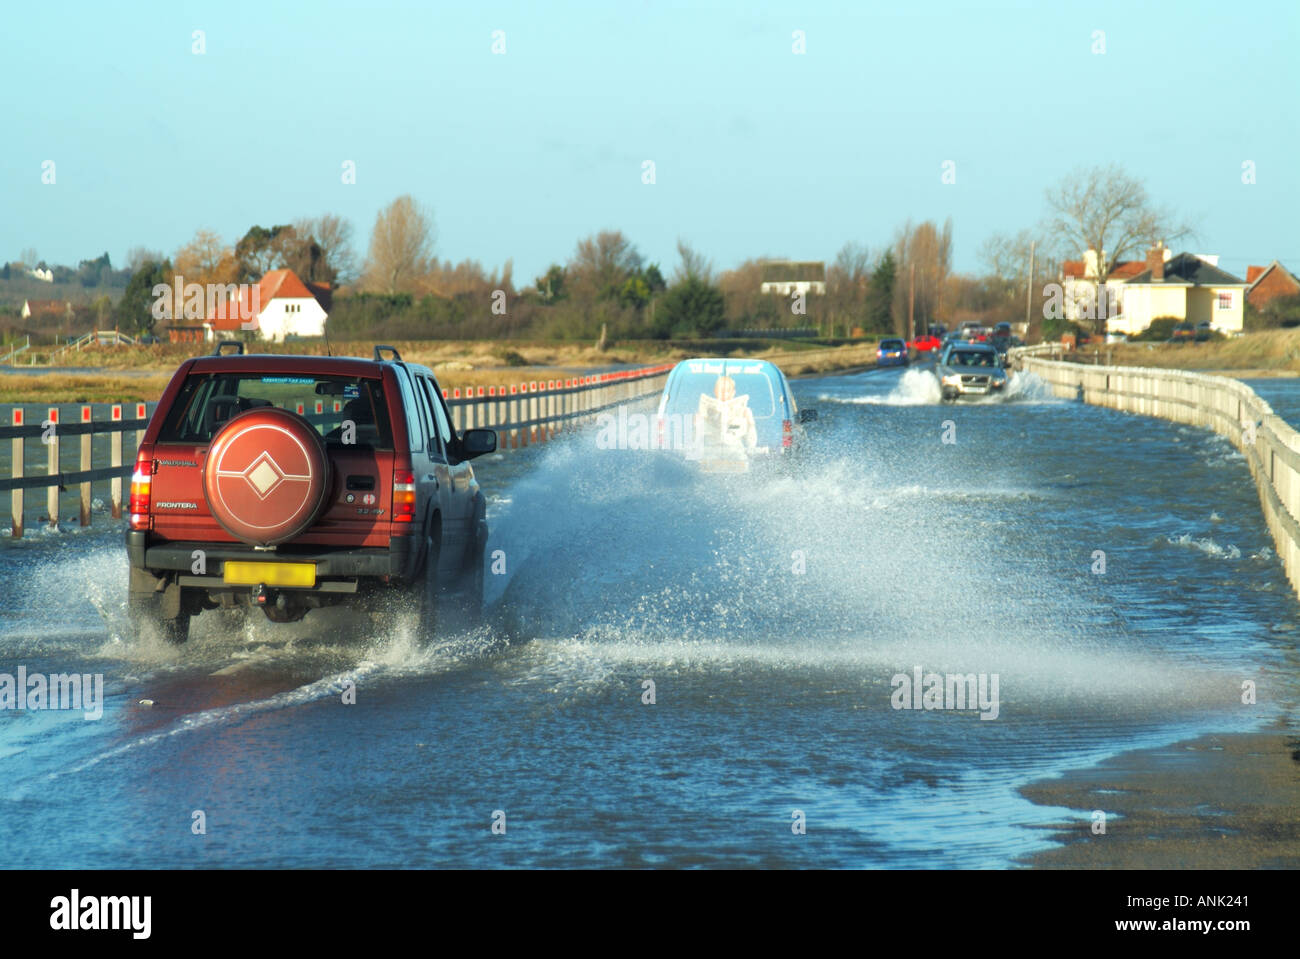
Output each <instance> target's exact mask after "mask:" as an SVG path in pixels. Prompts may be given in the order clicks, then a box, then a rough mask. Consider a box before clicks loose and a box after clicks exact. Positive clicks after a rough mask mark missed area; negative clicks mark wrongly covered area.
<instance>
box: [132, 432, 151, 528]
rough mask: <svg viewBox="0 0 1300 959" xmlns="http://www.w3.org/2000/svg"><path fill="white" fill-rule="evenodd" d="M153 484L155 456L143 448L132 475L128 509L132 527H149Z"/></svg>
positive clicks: (137, 457)
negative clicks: (150, 495)
mask: <svg viewBox="0 0 1300 959" xmlns="http://www.w3.org/2000/svg"><path fill="white" fill-rule="evenodd" d="M152 486H153V457H151V456H150V455H149V453H147V452H146V451H144V450H141V451H140V452H139V454H138V455H137V456H136V459H135V473H133V474H132V476H131V499H130V501H129V503H128V506H127V509H128V511H129V512H130V514H131V518H130V521H129V522H130V527H131V529H148V528H149V492H150V488H151V487H152Z"/></svg>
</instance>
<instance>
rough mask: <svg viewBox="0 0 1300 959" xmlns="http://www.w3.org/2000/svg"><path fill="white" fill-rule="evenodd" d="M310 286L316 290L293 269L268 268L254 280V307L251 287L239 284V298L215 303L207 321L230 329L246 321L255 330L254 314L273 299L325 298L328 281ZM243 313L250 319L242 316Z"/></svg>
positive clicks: (224, 328) (228, 330)
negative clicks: (259, 277)
mask: <svg viewBox="0 0 1300 959" xmlns="http://www.w3.org/2000/svg"><path fill="white" fill-rule="evenodd" d="M310 285H311V286H312V287H314V288H315V290H320V292H319V293H317V292H315V290H313V289H308V284H306V283H303V281H302V280H300V279H298V274H296V273H294V272H293V270H271V271H270V272H269V273H267V274H266V275H265V276H263V277H262V278H261V279H260V280H259V281H258V282H257V309H253V304H252V292H253V288H252V286H248V285H242V284H241V286H240V288H239V297H238V298H237V299H233V300H225V301H223V302H221V303H217V304H216V305H215V306H214V307H213V309H212V311H211V312H210V313H209V314H208V322H209V323H211V324H212V328H213V329H214V330H218V331H225V332H234V331H235V330H240V329H243V328H244V324H245V323H250V324H251V326H250V327H249V329H254V330H255V329H257V328H258V327H257V315H258V314H259V313H261V311H262V310H264V309H266V305H267V304H268V303H270V302H271V301H272V300H274V299H292V300H298V299H305V300H313V299H314V300H320V299H321V297H322V295H323V296H326V297H328V295H329V284H327V283H315V284H310ZM247 316H251V317H252V319H250V320H245V319H244V318H243V317H247Z"/></svg>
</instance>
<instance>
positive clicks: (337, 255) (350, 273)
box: [293, 213, 357, 286]
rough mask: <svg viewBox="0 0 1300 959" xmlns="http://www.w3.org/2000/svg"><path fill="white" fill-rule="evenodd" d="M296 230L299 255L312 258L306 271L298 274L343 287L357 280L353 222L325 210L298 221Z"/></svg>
mask: <svg viewBox="0 0 1300 959" xmlns="http://www.w3.org/2000/svg"><path fill="white" fill-rule="evenodd" d="M293 229H294V232H295V233H296V234H297V237H298V240H299V247H298V250H297V252H296V256H297V257H298V258H299V259H303V258H305V259H307V260H308V261H309V262H308V264H307V273H306V274H302V273H299V275H300V276H302V278H303V279H304V280H313V281H317V282H324V283H333V284H335V285H340V286H341V285H344V284H347V283H352V282H353V281H354V280H356V278H357V257H356V253H355V252H354V251H353V249H352V223H351V222H350V221H348V220H345V219H343V218H342V217H340V216H335V215H334V214H333V213H324V214H322V215H320V216H312V217H303V218H302V219H299V220H295V221H294V224H293ZM313 244H314V249H313ZM294 272H298V270H297V269H296V268H295V270H294Z"/></svg>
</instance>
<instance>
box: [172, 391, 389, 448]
mask: <svg viewBox="0 0 1300 959" xmlns="http://www.w3.org/2000/svg"><path fill="white" fill-rule="evenodd" d="M318 404H319V409H320V412H319V413H318V412H317V407H318ZM259 406H277V407H279V408H280V409H285V410H289V411H290V412H292V413H299V412H300V413H301V415H302V417H303V418H304V419H305V420H306V421H307V422H308V423H310V424H311V425H312V426H313V427H314V428H315V429H316V432H317V433H319V434H320V436H321V438H322V439H323V440H325V442H326V444H327V445H329V446H334V445H338V446H342V445H343V441H342V436H343V422H344V421H345V420H351V421H352V422H353V423H355V424H356V435H355V442H354V443H352V444H350V445H351V446H352V447H360V448H362V449H384V450H388V449H392V448H393V433H392V430H391V429H390V427H389V423H388V408H387V406H386V405H385V403H384V389H383V384H382V383H381V382H380V381H379V380H378V379H372V378H369V377H355V376H353V377H347V376H310V375H299V374H283V373H194V374H191V375H190V376H188V377H186V379H185V383H184V385H182V386H181V391H180V393H178V394H177V396H176V401H175V402H174V403H173V404H172V408H171V409H170V410H169V411H168V413H167V418H166V420H164V421H163V425H162V430H161V432H160V433H159V435H158V440H159V442H162V443H207V442H209V441H210V440H211V439H212V437H213V436H214V435H215V434H216V432H217V430H219V429H221V427H222V426H223V425H224V424H225V422H226V421H227V420H229V419H230V418H231V417H232V416H235V415H236V414H237V413H242V412H243V411H244V410H251V409H254V408H256V407H259ZM335 407H337V409H336V408H335Z"/></svg>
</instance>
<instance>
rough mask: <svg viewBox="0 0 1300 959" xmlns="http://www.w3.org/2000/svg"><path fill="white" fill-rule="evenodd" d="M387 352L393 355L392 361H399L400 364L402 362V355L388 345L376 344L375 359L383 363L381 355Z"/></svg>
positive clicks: (395, 348)
mask: <svg viewBox="0 0 1300 959" xmlns="http://www.w3.org/2000/svg"><path fill="white" fill-rule="evenodd" d="M385 350H386V351H388V352H389V353H392V354H393V355H392V359H394V360H397V362H399V363H400V362H401V361H402V354H401V353H398V352H397V347H395V346H389V345H388V344H387V343H377V344H375V359H376V360H379V361H380V362H383V359H384V357H383V356H382V355H381V353H382V352H383V351H385Z"/></svg>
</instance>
